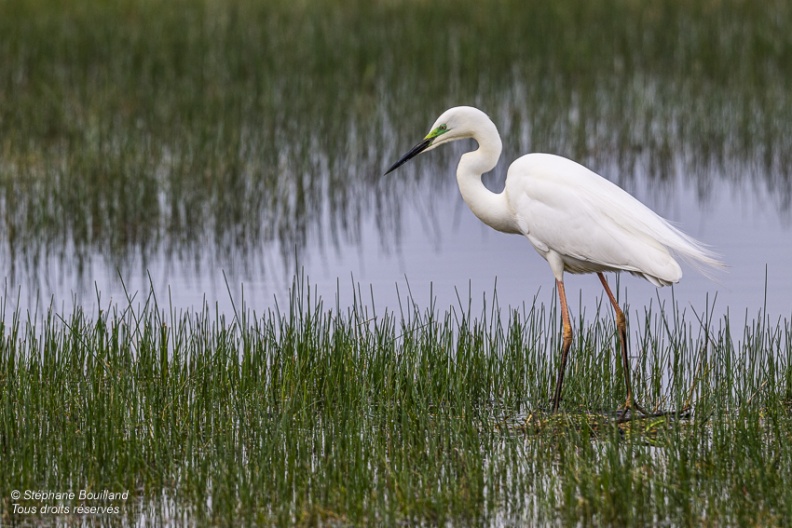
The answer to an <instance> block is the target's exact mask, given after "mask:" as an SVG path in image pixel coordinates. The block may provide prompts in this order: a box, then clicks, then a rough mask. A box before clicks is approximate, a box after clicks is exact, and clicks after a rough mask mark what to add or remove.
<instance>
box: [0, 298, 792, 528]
mask: <svg viewBox="0 0 792 528" xmlns="http://www.w3.org/2000/svg"><path fill="white" fill-rule="evenodd" d="M501 314H503V315H501ZM0 320H7V319H6V318H0ZM8 320H12V322H11V323H9V324H7V325H4V326H3V327H2V328H0V388H1V389H2V390H0V398H1V399H0V457H1V458H0V460H1V461H2V472H0V473H1V474H2V477H0V496H2V500H0V508H2V512H0V519H2V521H3V524H6V523H9V524H11V523H20V522H32V521H34V520H38V521H48V520H49V519H51V518H52V517H48V516H41V515H39V516H36V515H21V514H18V513H17V514H14V504H20V505H22V507H30V506H35V505H36V504H37V503H36V502H35V501H25V500H17V501H14V500H12V499H11V492H12V490H27V489H32V490H55V491H68V490H79V489H91V490H104V489H108V490H111V491H125V490H128V491H129V493H130V498H129V499H128V500H127V501H125V502H121V503H119V502H118V501H116V502H115V504H116V505H120V506H121V513H120V514H119V515H118V516H116V517H109V518H108V517H93V518H91V517H88V518H84V517H83V518H81V517H79V516H68V515H61V516H60V517H59V519H60V520H61V521H63V522H78V521H85V522H89V523H94V522H95V523H102V522H104V523H123V522H126V523H130V524H131V523H134V522H135V521H136V520H137V519H139V518H140V516H141V515H143V514H145V515H146V516H147V518H148V519H150V520H152V521H154V522H155V523H160V522H166V521H174V520H177V519H178V520H179V522H180V523H187V524H201V525H203V524H206V523H210V524H223V525H227V524H231V523H235V522H239V523H245V524H252V523H257V524H265V525H279V526H291V525H295V524H296V525H365V524H377V525H394V524H397V523H407V524H410V525H426V526H436V525H444V524H449V523H450V524H453V525H501V524H507V525H508V524H511V523H518V524H521V523H526V522H531V523H541V524H551V525H581V524H582V525H677V526H680V525H681V526H698V525H701V524H702V523H703V524H706V525H741V526H745V525H748V526H751V525H754V526H771V525H783V524H784V522H785V519H789V518H790V516H791V515H792V495H791V494H790V493H789V489H788V486H787V485H786V483H787V482H789V479H790V478H792V452H790V450H792V447H791V446H792V442H790V440H792V413H790V404H792V366H790V362H789V351H790V350H791V349H792V328H790V323H789V321H778V322H776V323H772V324H771V323H770V321H767V320H766V319H763V318H761V317H760V318H759V320H757V321H754V322H748V323H747V324H745V325H744V327H743V328H742V329H740V330H736V329H735V328H733V326H732V323H731V321H729V319H728V318H725V319H724V320H722V321H717V322H716V321H706V320H704V322H703V323H700V322H699V321H696V322H694V323H693V322H688V321H686V320H685V318H684V314H679V313H678V312H677V311H676V310H675V311H673V312H672V313H669V312H666V311H665V310H662V309H661V310H659V311H658V312H656V313H646V314H645V317H644V318H643V319H641V320H640V321H639V322H640V324H641V329H640V331H638V332H637V334H638V336H639V339H638V343H639V346H638V347H636V348H640V349H641V353H640V358H641V359H640V360H634V361H633V366H634V379H635V380H636V382H635V383H636V386H637V387H638V392H639V394H640V395H641V397H642V398H643V399H644V401H645V403H647V404H650V405H651V404H660V405H662V406H663V407H665V408H677V409H679V408H681V407H683V406H684V405H686V404H687V403H692V405H693V413H692V417H690V418H689V419H686V420H673V419H657V420H653V421H641V422H633V423H628V424H626V425H621V426H619V425H617V424H615V422H614V421H613V420H612V417H611V415H610V414H609V413H608V411H609V410H613V409H615V408H616V407H617V406H618V405H619V404H620V403H621V402H622V401H623V397H624V393H623V389H622V387H621V385H620V383H619V375H620V373H619V372H618V370H617V369H618V361H616V354H615V351H614V350H613V343H614V326H613V323H612V321H611V319H610V317H609V316H608V315H602V314H595V315H594V317H593V318H592V319H591V320H582V319H581V320H579V322H578V325H577V326H578V337H577V339H576V341H575V345H574V349H573V352H574V353H573V355H572V358H571V364H570V372H569V375H568V377H567V379H568V382H567V383H568V384H567V385H566V388H565V399H564V402H563V409H564V412H563V413H561V414H559V415H556V416H552V415H550V414H548V413H547V409H548V402H549V400H550V393H549V389H550V387H551V386H552V379H553V376H554V374H555V372H554V370H555V354H554V352H555V351H556V349H557V345H558V343H557V334H558V327H559V325H558V317H557V314H556V313H555V308H554V307H552V306H550V307H548V308H544V307H542V306H541V305H534V306H532V307H530V308H529V309H527V310H523V311H511V312H505V311H503V312H502V311H501V309H500V308H498V307H497V306H493V307H491V308H490V309H489V310H484V311H483V312H482V313H481V314H480V315H475V314H470V313H469V312H467V313H466V312H465V311H464V310H463V309H461V308H459V309H449V310H447V311H440V310H438V309H437V307H435V306H430V307H429V308H428V309H421V308H419V307H418V306H416V305H415V304H413V303H412V302H411V301H410V300H409V299H408V300H406V302H405V303H404V304H403V305H402V309H401V311H400V312H399V313H392V312H384V313H379V312H377V311H376V310H375V309H374V305H373V304H371V305H365V304H363V303H362V302H361V297H360V295H359V292H358V297H357V299H356V303H355V305H354V306H353V307H352V308H350V309H348V310H339V309H338V308H327V307H325V306H324V304H323V302H322V301H321V299H316V298H313V297H312V295H311V290H310V288H307V287H305V286H303V285H301V284H298V285H297V286H296V287H295V289H294V291H293V296H292V299H291V303H290V305H289V307H288V308H287V309H286V310H279V309H273V310H270V311H268V312H266V313H265V314H263V315H257V314H255V313H253V312H251V311H250V310H249V309H248V308H247V307H245V306H244V305H242V306H240V307H239V309H238V312H237V316H235V317H234V318H232V319H230V320H227V319H225V318H224V317H223V316H222V315H218V314H215V313H212V312H211V311H210V310H209V309H208V308H206V307H205V308H204V309H203V310H202V311H197V312H186V313H173V312H169V311H167V310H166V309H164V308H163V307H161V306H158V305H157V304H156V302H155V301H154V299H149V300H148V301H147V302H146V303H145V304H144V305H143V306H138V307H137V308H133V307H132V306H131V303H130V306H128V307H123V306H108V307H107V309H106V310H103V311H102V312H101V313H100V314H99V315H98V316H96V317H94V318H91V317H88V316H86V315H85V314H84V313H83V312H82V311H80V310H77V311H76V312H75V313H74V314H73V315H71V316H69V317H68V318H67V319H65V320H64V319H62V318H60V317H59V316H58V315H57V314H56V313H54V312H52V311H50V312H48V313H47V314H46V316H45V317H43V318H40V319H38V320H34V318H31V319H30V320H28V321H23V320H21V314H14V317H13V318H8ZM634 341H635V339H634ZM635 355H636V356H638V355H639V354H638V353H636V354H635ZM691 387H693V388H694V390H693V391H692V392H691ZM75 502H77V501H73V502H72V503H71V505H72V506H76V504H75ZM66 504H67V505H68V504H69V502H68V501H67V502H66Z"/></svg>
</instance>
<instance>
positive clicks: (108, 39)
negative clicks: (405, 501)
mask: <svg viewBox="0 0 792 528" xmlns="http://www.w3.org/2000/svg"><path fill="white" fill-rule="evenodd" d="M472 6H474V3H471V4H470V5H469V6H468V7H469V8H470V9H468V10H466V9H462V8H460V7H459V6H457V5H456V4H454V6H453V7H452V6H448V5H446V4H445V3H442V2H440V3H435V4H432V5H431V6H428V5H427V6H420V7H419V6H415V9H414V10H412V11H410V14H409V16H408V15H406V14H405V15H404V17H399V18H396V19H394V17H393V12H392V10H391V9H390V8H388V7H387V6H382V5H379V4H376V3H375V4H372V5H369V4H368V3H365V5H361V6H358V7H360V9H359V10H349V11H346V10H339V9H337V8H336V7H334V6H331V5H324V4H320V5H317V6H315V9H314V10H292V8H290V7H287V6H276V7H272V6H269V7H264V6H258V5H253V4H250V5H248V4H247V3H244V2H243V3H240V4H233V5H231V6H230V7H222V6H220V5H217V6H214V5H212V6H211V7H209V6H204V8H202V9H204V10H206V12H204V11H201V10H199V11H198V12H195V11H191V10H190V9H189V8H187V9H173V10H171V9H166V8H163V10H164V11H163V12H158V11H157V10H156V9H155V8H150V9H139V8H134V9H132V8H131V7H130V6H126V7H125V6H124V5H123V3H121V4H119V6H115V5H114V6H105V7H103V8H99V7H96V8H93V9H95V10H96V11H97V12H96V13H94V12H93V11H91V9H87V10H85V13H83V12H82V11H80V10H73V11H70V10H69V9H68V8H67V7H64V8H61V9H59V10H58V11H57V12H55V13H50V14H48V15H47V16H43V17H27V18H26V20H28V19H29V20H34V21H35V23H34V22H31V23H29V24H27V25H19V24H16V25H14V23H13V22H14V20H16V19H17V18H19V17H22V15H25V14H26V13H27V12H26V11H25V10H35V9H34V8H33V7H30V6H27V7H26V6H25V5H20V6H16V9H17V10H21V11H20V12H19V13H17V12H14V13H11V14H9V16H7V17H0V19H3V20H6V22H2V24H4V25H3V26H2V29H4V30H5V34H7V35H8V36H9V37H8V38H9V39H10V41H11V42H14V43H15V46H17V48H14V49H18V50H21V51H20V52H19V53H20V57H21V59H20V60H18V61H16V62H14V61H15V60H16V59H14V60H12V58H10V57H7V58H8V60H3V61H0V62H2V63H3V64H7V66H5V67H6V68H9V70H8V72H7V73H8V75H0V78H4V79H8V81H7V83H8V84H6V85H5V87H4V88H2V89H0V104H2V110H3V114H4V115H6V116H7V117H6V118H5V120H4V121H2V122H0V128H2V132H3V137H4V143H3V144H2V149H3V150H2V154H3V156H2V159H0V211H1V212H2V218H1V219H0V228H2V232H1V233H0V245H2V249H0V254H2V259H3V262H4V263H5V266H4V269H5V281H6V285H7V286H6V288H7V291H8V292H10V293H8V294H7V297H8V298H13V297H15V295H14V294H13V292H18V291H19V292H21V293H20V295H21V298H27V299H31V300H33V299H38V300H39V301H40V302H42V303H46V302H48V300H49V299H50V297H52V296H54V298H55V299H56V300H59V301H56V302H64V300H65V302H67V303H68V302H71V299H72V295H73V294H75V295H77V299H78V301H77V302H82V301H83V300H91V299H92V297H93V296H94V293H93V292H94V290H95V289H96V288H97V287H98V288H99V290H101V291H109V292H115V293H114V295H115V296H118V295H119V292H122V291H123V289H122V288H121V287H120V286H119V285H120V281H121V279H123V280H124V282H125V283H126V284H127V286H129V287H132V288H133V289H135V290H146V289H147V288H148V285H149V282H150V281H151V282H152V283H153V284H154V286H155V287H156V288H160V289H162V288H165V287H166V286H167V285H170V286H171V287H172V291H171V296H172V298H173V301H174V303H175V304H176V305H178V306H189V305H192V304H195V303H196V301H198V304H200V298H201V297H202V296H203V293H204V292H215V293H207V295H209V296H212V295H214V297H212V298H215V299H218V300H221V299H222V298H224V296H226V292H225V290H226V286H225V279H224V278H223V272H224V271H225V273H226V276H227V277H229V283H230V285H231V287H232V289H234V288H237V289H238V288H239V286H240V284H241V283H243V282H244V283H245V285H246V288H248V289H249V290H252V291H253V292H255V294H254V296H255V297H256V299H257V300H258V306H260V307H262V308H263V307H266V306H270V305H271V303H272V297H273V296H274V295H282V294H283V292H285V290H286V289H287V287H288V285H289V284H290V282H291V278H292V277H293V276H294V274H295V272H297V271H298V270H301V269H302V270H305V272H306V273H307V274H308V275H309V276H310V277H311V279H312V280H313V281H316V282H317V283H320V284H323V291H324V292H325V293H326V294H327V295H328V296H330V297H331V298H332V297H333V296H334V295H335V288H336V283H337V281H338V280H339V278H341V281H346V280H347V277H350V276H353V277H354V278H355V279H356V280H360V281H363V282H365V283H369V282H370V283H375V284H378V285H379V287H378V288H377V290H378V295H377V298H382V299H384V300H383V303H384V304H385V305H387V306H391V305H392V303H393V302H394V299H393V297H392V295H391V293H387V292H392V291H393V285H394V283H395V282H397V281H400V280H403V279H402V277H404V276H405V275H406V276H407V278H408V279H410V280H411V281H412V282H413V284H414V290H415V291H417V292H424V291H428V283H429V282H433V283H434V284H435V291H437V289H438V288H441V287H442V288H445V286H443V285H446V284H447V285H448V286H449V287H450V286H451V285H453V286H454V287H457V288H462V289H464V288H465V285H466V284H468V281H473V282H474V283H475V288H474V289H475V290H476V291H477V292H479V293H480V292H485V291H491V288H492V284H493V283H494V278H495V277H496V276H497V277H498V280H499V284H501V285H502V286H503V287H504V288H505V289H506V290H507V291H506V292H504V291H500V294H501V295H502V296H504V295H507V292H512V291H514V292H517V291H519V292H521V293H520V295H519V296H516V295H515V297H514V298H512V299H509V301H510V302H511V301H514V302H517V303H519V302H520V300H519V299H525V298H530V297H531V294H533V293H534V292H535V291H536V290H537V289H538V288H540V287H541V288H544V289H547V287H548V286H547V285H548V284H549V283H550V281H548V280H547V274H546V270H545V269H544V266H545V264H544V263H543V262H541V261H538V260H537V259H536V258H535V255H533V253H532V251H531V249H530V248H529V247H528V245H527V243H521V242H522V241H520V240H517V239H514V238H513V237H511V238H510V237H504V236H501V235H498V234H496V233H490V232H488V231H487V230H486V228H484V227H482V226H477V225H475V222H474V220H475V219H473V218H472V216H471V215H470V213H469V212H468V211H467V210H466V209H465V208H464V204H462V202H461V200H460V199H459V197H458V194H457V191H456V188H455V181H454V178H453V172H454V166H455V162H456V157H457V156H458V154H459V152H461V150H460V149H463V148H465V147H464V146H459V147H458V148H457V150H453V149H449V151H447V152H434V153H432V155H431V157H428V156H427V157H424V158H423V159H422V161H421V162H420V163H419V164H417V165H416V166H414V167H411V168H408V169H406V170H404V171H402V172H401V173H400V174H398V175H391V177H387V178H383V177H382V176H381V174H382V172H383V169H384V168H385V167H386V166H387V164H388V163H389V162H390V161H392V160H393V159H394V157H395V156H396V155H397V154H399V153H400V152H401V151H403V150H404V148H406V147H407V146H409V145H411V144H413V143H414V141H415V140H416V138H419V137H421V136H422V135H423V134H424V133H425V132H426V128H427V127H428V126H429V124H430V123H431V121H432V120H433V118H434V116H436V115H438V114H439V112H441V111H442V110H444V109H445V108H447V107H449V106H453V105H458V104H473V105H476V106H479V107H481V108H483V109H485V110H486V111H487V112H488V113H489V114H490V115H491V116H492V118H493V120H494V121H495V122H496V124H497V125H498V127H499V129H500V132H501V134H502V135H503V137H504V157H503V159H502V161H501V163H500V164H499V166H498V167H497V168H496V170H495V172H494V173H493V174H492V175H491V176H490V177H488V179H487V184H488V185H490V186H491V188H493V189H497V188H499V187H500V186H501V185H502V182H503V179H504V177H505V169H506V167H507V166H508V164H509V163H510V162H511V161H512V160H513V159H514V158H516V157H517V156H518V155H520V154H523V153H526V152H553V153H557V154H561V155H564V156H567V157H570V158H572V159H575V160H577V161H580V162H581V163H583V164H585V165H587V166H589V167H591V168H593V169H595V170H597V171H598V172H600V173H602V174H604V175H605V176H607V177H608V178H610V179H612V180H613V181H615V182H617V183H618V184H619V185H621V186H623V187H624V188H626V189H627V190H628V191H630V192H632V193H633V194H635V195H637V196H638V197H639V198H641V199H642V200H643V201H645V202H646V203H647V204H648V205H650V206H652V207H653V208H655V209H657V210H658V211H659V212H661V213H662V214H664V215H665V216H667V217H669V218H670V219H672V220H675V221H677V222H679V223H680V225H681V227H683V228H684V229H685V230H686V231H688V232H691V234H693V235H695V236H697V237H698V238H701V239H703V240H704V241H707V242H709V243H710V244H712V245H713V246H714V247H715V248H716V249H717V250H718V251H720V252H722V253H723V254H724V259H725V260H726V262H727V263H729V264H731V266H732V268H731V271H730V273H729V274H728V276H727V277H725V278H723V279H722V280H723V283H722V284H720V285H716V286H713V285H712V284H711V283H701V286H697V284H699V283H696V282H693V281H695V279H693V280H691V274H688V275H687V276H686V278H685V282H684V283H683V284H684V286H683V287H680V288H679V290H681V289H682V288H684V291H686V292H691V295H692V296H693V297H691V299H698V300H699V301H700V300H701V299H702V297H703V295H704V294H705V293H707V292H714V291H716V290H717V291H722V292H723V291H726V292H729V291H737V290H739V291H744V293H742V294H737V293H735V295H734V297H733V298H730V300H729V301H728V302H725V304H726V305H727V306H731V305H732V301H733V302H734V303H736V304H735V306H745V307H748V308H750V309H751V310H755V309H757V308H758V303H759V301H760V300H759V299H757V298H756V297H755V295H754V292H756V291H758V290H761V286H762V280H763V273H762V270H763V269H764V266H765V265H767V267H768V273H769V285H770V287H771V290H772V292H777V291H788V290H786V289H785V288H788V285H789V282H790V281H789V280H788V279H787V278H786V277H784V276H783V275H782V274H777V273H779V272H777V271H776V270H785V269H789V264H790V263H791V262H790V261H791V260H792V259H790V256H789V252H790V245H791V244H790V242H789V241H790V205H791V203H792V177H791V176H790V174H792V134H790V123H792V98H791V97H790V96H789V93H788V90H787V83H786V79H787V78H788V72H787V70H788V68H789V64H788V62H787V61H784V60H783V59H784V57H785V55H784V54H783V49H785V48H784V47H783V45H782V42H784V41H779V42H780V43H781V44H778V45H779V46H781V48H780V51H779V50H775V51H773V50H774V49H775V48H772V49H771V50H769V51H767V50H766V52H760V51H761V49H764V48H761V49H760V47H759V45H758V44H757V45H756V46H754V47H748V44H750V43H755V42H759V43H764V42H765V41H766V39H772V38H774V37H773V35H776V33H777V32H778V31H781V30H778V29H777V28H776V29H774V28H775V26H767V25H763V24H764V22H763V21H766V19H769V20H776V19H778V18H779V17H780V18H781V19H783V17H784V16H787V15H788V14H786V11H784V12H783V13H780V14H779V13H776V14H773V13H766V12H764V11H762V10H757V11H755V12H754V11H750V10H748V11H745V12H742V11H740V12H737V11H739V10H737V11H734V12H732V11H728V9H727V7H723V9H724V10H726V11H724V13H721V16H722V20H720V22H719V25H709V24H708V23H707V21H708V20H709V16H710V15H709V14H707V13H704V12H699V11H698V10H696V9H692V11H691V12H690V13H687V12H685V11H684V10H680V12H676V11H674V10H668V11H662V10H661V11H659V12H649V11H647V12H643V11H634V10H633V9H634V8H633V7H631V6H630V5H624V6H620V9H619V10H617V11H616V12H612V11H610V10H603V9H602V8H600V7H597V6H589V7H588V8H587V11H586V12H585V17H584V18H583V19H580V18H579V17H575V16H571V15H569V14H566V15H565V14H564V12H563V11H556V10H554V9H549V8H543V7H541V6H535V5H529V6H527V7H524V8H521V9H517V8H515V6H510V7H509V8H508V9H505V8H503V9H500V8H499V9H494V10H493V12H492V13H490V17H483V18H482V17H479V16H478V15H477V12H476V11H475V9H474V8H473V7H472ZM184 7H185V6H182V8H184ZM501 7H503V6H501ZM732 7H733V6H732ZM125 9H129V10H128V11H126V10H125ZM196 9H197V8H196ZM729 9H730V8H729ZM778 9H780V8H778ZM116 10H118V11H116ZM434 10H436V11H434ZM215 11H216V12H215ZM20 13H21V14H20ZM86 13H87V14H86ZM452 13H453V16H451V14H452ZM27 14H28V15H30V14H31V13H27ZM34 14H35V13H34ZM12 15H14V16H12ZM100 15H101V16H100ZM210 15H211V16H210ZM97 16H99V21H98V22H104V25H102V24H100V23H98V22H97V19H96V17H97ZM191 16H196V17H197V19H198V20H203V21H204V23H203V24H196V23H194V20H193V19H191V18H189V17H191ZM570 17H571V19H570ZM437 20H444V21H447V23H448V26H449V31H450V33H449V35H452V36H453V38H451V39H450V42H451V43H452V44H449V46H437V45H433V44H436V43H434V42H432V40H431V38H430V37H427V35H428V36H432V35H437V33H436V31H434V22H436V21H437ZM628 21H629V22H635V23H637V24H638V26H640V27H641V28H642V29H641V32H639V33H641V34H640V38H639V36H638V35H637V34H634V33H633V32H632V31H633V29H630V28H634V27H638V26H635V24H633V23H626V22H628ZM595 22H599V23H595ZM471 24H472V25H473V26H474V27H475V28H476V29H477V31H476V32H471V31H469V30H468V29H469V26H470V25H471ZM534 25H536V27H534ZM574 27H576V28H578V29H579V30H580V31H578V32H570V31H569V28H574ZM74 28H78V29H79V31H74V30H73V29H74ZM350 28H353V29H354V31H352V30H350ZM554 28H555V29H554ZM669 28H676V33H675V32H674V31H671V30H669V31H666V30H667V29H669ZM680 28H681V29H680ZM724 28H729V29H730V31H728V32H727V31H723V29H724ZM682 29H685V31H682ZM556 30H557V31H556ZM511 32H514V35H519V36H520V38H514V39H511V40H510V39H509V38H505V36H506V35H509V34H511ZM611 32H613V33H611ZM781 34H784V33H783V31H782V32H781ZM421 35H424V37H421ZM514 35H513V36H514ZM673 35H677V37H673V38H671V36H673ZM45 36H46V37H47V38H44V37H45ZM714 37H717V38H714ZM427 38H429V40H426V39H427ZM47 39H51V40H52V41H53V42H54V45H55V46H56V48H57V49H63V50H67V51H68V53H67V51H64V52H63V53H64V54H66V55H60V54H59V53H55V52H52V51H51V50H49V49H47V50H44V49H40V48H39V47H37V46H38V44H36V43H38V42H42V41H44V40H47ZM668 39H671V40H670V41H669V40H668ZM395 42H399V43H400V44H401V45H400V46H393V43H395ZM512 42H514V44H512ZM713 42H715V43H717V47H716V48H715V49H711V48H710V47H709V46H711V45H714V44H712V43H713ZM296 43H299V45H297V44H296ZM516 43H519V45H518V44H516ZM97 44H98V45H97ZM331 44H332V45H331ZM586 46H588V47H586ZM94 49H99V50H100V51H101V53H100V54H99V55H98V56H97V55H96V53H98V52H94V51H92V50H94ZM746 50H749V51H746ZM750 50H754V51H755V54H754V55H751V53H753V52H751V51H750ZM756 50H759V51H756ZM2 53H6V54H7V51H3V52H2ZM4 56H5V55H4ZM17 58H19V57H17ZM705 59H706V60H705ZM14 64H16V65H17V66H13V65H14ZM252 64H256V65H259V67H257V68H253V67H251V65H252ZM14 68H16V69H14ZM58 72H60V73H58ZM48 90H49V91H48ZM5 94H10V95H11V97H9V96H7V95H5ZM9 101H13V104H11V103H9ZM6 109H7V110H8V112H5V110H6ZM748 248H750V250H749V249H748ZM534 276H535V277H538V278H541V279H540V280H538V281H537V282H531V281H532V277H534ZM529 277H530V278H529ZM581 280H583V279H581ZM95 283H96V284H95ZM581 284H585V283H581ZM629 284H630V293H631V295H633V292H635V291H636V290H635V289H636V288H638V289H639V290H638V291H639V293H638V294H637V296H639V297H640V298H641V299H644V298H647V297H648V298H651V296H652V295H653V292H652V291H644V290H642V289H640V288H643V285H634V284H635V281H630V282H629ZM743 289H744V290H743ZM452 290H453V288H452ZM526 292H527V293H528V295H525V293H526ZM790 297H791V298H792V296H790ZM448 299H449V302H453V301H454V299H455V293H451V294H449V295H448ZM222 302H225V301H222ZM722 302H723V301H722ZM23 304H24V303H23ZM771 305H772V306H775V308H776V311H777V312H779V313H781V314H788V313H789V311H790V310H789V305H788V303H787V302H786V301H779V302H778V303H777V304H773V303H772V300H771Z"/></svg>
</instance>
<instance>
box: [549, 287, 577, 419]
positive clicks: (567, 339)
mask: <svg viewBox="0 0 792 528" xmlns="http://www.w3.org/2000/svg"><path fill="white" fill-rule="evenodd" d="M556 286H557V287H558V298H559V299H560V301H561V322H562V323H563V326H564V333H563V335H564V342H563V344H562V345H561V364H560V365H559V367H558V380H557V381H556V388H555V396H553V412H557V411H558V404H559V402H560V401H561V386H562V385H563V384H564V371H565V370H566V363H567V354H568V353H569V347H570V345H572V325H571V324H570V323H569V307H568V306H567V299H566V292H565V291H564V281H560V280H557V279H556Z"/></svg>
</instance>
